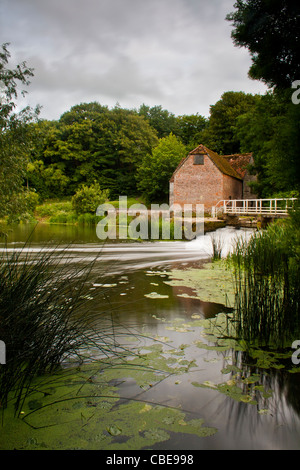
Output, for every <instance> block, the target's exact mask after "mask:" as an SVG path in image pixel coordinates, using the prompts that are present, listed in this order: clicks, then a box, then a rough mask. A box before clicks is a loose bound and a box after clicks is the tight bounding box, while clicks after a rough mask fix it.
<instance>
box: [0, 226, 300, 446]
mask: <svg viewBox="0 0 300 470" xmlns="http://www.w3.org/2000/svg"><path fill="white" fill-rule="evenodd" d="M78 230H80V229H76V228H74V227H73V228H71V227H69V228H68V227H65V228H64V227H58V226H56V227H55V226H54V227H51V226H47V227H45V226H42V227H37V229H36V230H35V231H34V232H33V233H32V236H31V243H30V244H28V246H25V248H24V246H23V245H24V241H26V239H27V237H28V234H29V233H30V229H29V228H28V227H27V228H26V227H23V228H18V229H16V230H15V231H14V232H12V233H10V235H9V238H8V243H7V250H8V251H9V252H12V251H18V250H23V251H22V253H26V252H29V253H30V255H31V256H32V257H33V258H34V257H35V256H38V255H39V253H40V252H41V250H53V247H54V246H55V245H57V248H56V250H57V252H59V250H62V249H63V250H66V251H67V253H68V255H69V261H70V263H75V264H76V265H78V264H87V263H91V262H93V260H95V256H98V258H97V261H96V262H95V264H94V265H93V270H92V272H91V280H90V289H89V308H90V309H92V310H93V311H94V312H99V321H101V316H102V314H103V312H104V311H105V312H108V313H109V315H110V318H111V319H112V326H113V327H116V332H117V333H116V334H117V335H118V332H120V328H119V329H118V325H121V327H122V328H123V330H122V332H121V333H122V335H124V334H125V333H126V334H128V338H127V341H128V347H131V346H132V347H134V348H136V349H137V350H138V352H139V354H140V355H144V356H143V357H145V358H146V359H145V361H146V364H147V366H149V367H150V369H149V370H148V371H147V370H146V369H145V370H144V372H140V371H139V372H138V371H137V370H135V369H134V367H135V361H134V360H132V365H133V368H132V370H129V369H127V370H126V369H125V370H124V369H122V367H119V368H116V369H112V370H109V374H108V375H107V376H106V375H105V374H104V375H103V374H102V375H101V374H99V373H98V374H95V375H94V376H93V377H92V378H93V380H94V382H95V384H97V385H95V386H97V387H100V385H99V382H98V381H97V380H99V376H100V377H101V376H103V377H104V376H105V377H109V380H110V382H109V384H110V386H111V387H113V393H116V394H117V396H118V397H119V399H118V401H117V402H114V404H113V405H112V404H111V403H110V401H109V399H101V400H99V401H96V398H95V399H94V400H92V399H90V400H87V401H85V402H84V403H83V401H81V402H80V401H79V400H78V399H77V401H76V400H75V402H74V403H73V402H72V401H69V402H67V403H66V404H64V405H63V406H62V408H60V411H59V413H57V412H56V414H55V412H54V414H53V413H52V411H51V410H52V408H51V406H48V408H45V411H43V413H42V414H41V418H40V419H41V421H42V423H43V426H42V427H41V429H40V428H39V425H38V423H39V421H38V418H37V416H38V412H36V413H32V414H31V415H29V417H28V421H29V422H30V424H31V426H27V428H26V429H25V434H24V425H23V426H21V428H22V431H20V432H22V433H23V434H22V436H20V437H17V438H16V436H18V427H16V428H12V429H13V430H14V434H12V435H11V439H17V441H16V442H14V443H13V445H12V447H13V448H28V449H29V448H30V449H31V448H34V449H39V448H43V447H44V448H45V447H46V448H82V449H88V448H94V449H105V450H111V449H114V450H117V449H132V450H138V449H142V448H145V449H147V448H151V449H158V450H159V449H167V450H180V449H181V450H185V449H190V450H192V449H299V448H300V419H299V414H300V399H299V396H300V393H299V392H300V390H299V389H300V386H299V379H298V377H299V374H297V373H289V372H287V371H286V369H283V368H282V367H281V363H280V362H276V359H275V357H273V356H270V355H267V354H266V355H265V356H263V357H262V356H259V357H257V358H256V362H255V361H254V362H253V361H252V362H251V361H249V358H248V357H247V354H246V353H245V351H242V350H239V349H238V348H235V347H234V346H233V343H232V342H231V340H230V339H228V338H221V339H220V338H219V337H218V334H217V332H216V331H215V330H214V331H211V330H210V329H209V327H207V324H206V323H205V322H206V321H208V320H209V319H215V318H217V317H220V319H224V318H225V317H226V315H227V314H229V313H230V312H231V311H232V298H231V299H230V298H229V297H227V294H228V292H227V290H229V288H228V284H226V282H228V279H230V276H228V273H227V274H226V272H224V271H222V270H220V271H219V270H218V269H219V268H217V267H216V268H213V269H211V262H210V259H211V256H212V237H215V239H216V237H217V238H218V239H219V240H220V243H221V245H220V246H221V247H222V255H223V256H226V254H227V253H228V252H229V251H230V250H231V249H232V246H233V243H234V240H235V239H236V237H237V236H242V237H248V236H250V234H251V230H244V229H241V230H235V229H232V228H225V229H220V230H218V231H217V232H215V233H213V234H209V233H208V234H206V235H203V236H202V237H198V238H197V239H196V240H193V241H189V242H180V241H179V242H176V241H175V242H167V241H166V242H165V241H163V242H128V243H117V242H113V243H111V242H107V243H104V244H102V243H101V242H99V240H97V237H96V235H95V233H94V232H93V230H92V229H91V230H86V232H85V233H84V231H83V230H82V231H78ZM207 266H208V267H207ZM223 275H224V279H223V277H222V276H223ZM97 294H98V295H97ZM227 298H229V300H228V302H227V300H226V299H227ZM258 301H259V299H258ZM203 322H204V323H203ZM134 335H136V336H134ZM123 337H124V336H123ZM295 339H296V338H295ZM270 364H271V366H270ZM272 365H273V366H274V367H272ZM154 367H155V368H157V369H159V370H165V369H166V370H167V373H166V375H162V376H159V375H158V376H156V375H155V374H154V373H153V368H154ZM290 369H293V367H292V364H291V367H290ZM151 370H152V372H151ZM97 377H98V378H97ZM53 388H54V386H53ZM53 393H55V392H53ZM110 393H111V392H110ZM56 398H57V397H56V396H55V394H54V395H53V401H55V400H56ZM36 400H37V401H38V402H40V398H39V397H38V398H37V399H36ZM32 401H33V402H34V400H32ZM158 405H159V406H158ZM57 406H58V405H57ZM57 406H56V408H55V409H56V410H57ZM32 407H34V404H32V403H31V409H30V413H31V411H32ZM26 411H28V410H25V414H26ZM75 412H76V413H79V412H80V413H81V415H79V414H78V415H76V416H75V417H74V416H73V414H72V413H75ZM97 413H98V415H97ZM58 415H59V416H62V417H63V418H62V421H63V423H64V422H66V421H68V419H70V429H69V428H68V427H66V424H57V425H55V426H54V422H53V420H55V419H58ZM76 419H78V422H77V421H76ZM35 420H36V421H35ZM74 423H75V424H74ZM76 423H77V424H76ZM104 423H105V424H104ZM45 424H46V425H47V424H49V430H52V434H51V432H50V431H49V430H47V429H48V428H47V426H46V427H45ZM33 425H34V426H36V427H37V429H33V428H32V426H33ZM10 426H11V423H10ZM76 426H77V427H76ZM47 433H48V434H47ZM53 433H54V434H55V437H54V436H53ZM7 445H8V444H7V441H6V443H5V444H4V446H3V448H5V446H7ZM0 448H1V440H0Z"/></svg>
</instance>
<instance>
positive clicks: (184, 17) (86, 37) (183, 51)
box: [0, 0, 262, 118]
mask: <svg viewBox="0 0 300 470" xmlns="http://www.w3.org/2000/svg"><path fill="white" fill-rule="evenodd" d="M233 4H234V0H151V1H146V0H63V1H62V0H51V1H49V0H2V3H1V6H0V18H2V22H1V19H0V31H1V32H0V37H1V40H2V42H6V41H9V42H11V44H12V48H13V51H14V56H15V57H16V60H18V61H23V60H26V61H27V63H28V65H30V66H32V67H34V68H35V77H34V79H33V80H32V85H31V87H30V89H29V92H30V93H29V96H30V100H31V101H32V100H34V99H35V98H36V99H39V101H38V102H40V104H41V105H43V106H44V111H43V113H44V116H46V117H47V116H49V117H51V118H57V117H59V116H58V112H60V111H61V107H62V106H67V107H70V106H72V105H74V104H77V103H78V102H82V101H84V100H91V101H92V100H97V101H101V102H102V103H103V104H107V105H111V104H112V105H113V104H115V103H116V102H117V101H119V102H120V104H121V105H124V106H127V107H138V106H139V105H140V104H142V102H145V103H147V104H149V105H154V104H161V105H162V106H163V107H165V108H167V109H169V110H170V111H172V112H174V113H176V114H184V113H186V114H188V113H191V112H199V113H200V114H206V115H207V114H208V112H209V105H210V104H213V102H212V101H211V100H212V99H214V97H216V96H218V97H219V95H220V93H221V91H222V92H224V91H226V90H227V89H231V88H233V87H237V86H240V87H241V89H242V90H243V91H247V90H248V89H251V91H252V90H256V89H261V88H262V86H261V84H259V83H258V82H256V83H253V82H250V80H249V79H248V78H247V72H248V68H249V66H250V58H249V54H247V51H245V50H244V51H243V50H240V49H237V48H235V47H234V46H233V43H232V40H231V37H230V33H231V26H230V24H229V23H228V22H227V21H225V16H226V14H227V13H229V12H230V11H232V10H233ZM4 18H5V21H4V20H3V19H4ZM2 38H3V39H2ZM55 104H56V106H55ZM53 109H55V110H56V111H55V112H54V114H53ZM50 110H51V111H50ZM63 111H64V110H63Z"/></svg>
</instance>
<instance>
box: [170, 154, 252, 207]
mask: <svg viewBox="0 0 300 470" xmlns="http://www.w3.org/2000/svg"><path fill="white" fill-rule="evenodd" d="M251 163H253V160H252V154H251V153H247V154H236V155H223V156H221V155H218V154H217V153H215V152H213V151H212V150H210V149H208V148H207V147H205V146H204V145H199V146H198V147H197V148H195V149H194V150H192V151H191V152H190V153H189V154H188V156H187V157H186V158H184V159H183V160H182V161H181V162H180V164H179V165H178V167H177V168H176V170H175V171H174V173H173V175H172V178H171V180H170V206H172V205H173V204H179V205H180V206H183V205H184V204H192V205H193V206H195V205H196V204H204V210H205V211H209V210H211V208H212V207H213V206H215V205H216V204H217V203H218V202H219V201H220V200H223V199H227V200H228V199H251V198H255V195H254V194H253V193H251V188H250V186H249V185H248V183H249V182H250V181H251V180H253V179H254V178H255V177H254V176H252V175H250V174H249V172H248V171H247V166H248V165H249V164H251Z"/></svg>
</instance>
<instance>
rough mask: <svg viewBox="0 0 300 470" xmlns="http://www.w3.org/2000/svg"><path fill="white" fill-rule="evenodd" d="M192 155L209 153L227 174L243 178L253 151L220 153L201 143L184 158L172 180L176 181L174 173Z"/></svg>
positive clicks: (218, 166) (217, 165) (213, 160)
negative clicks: (230, 153) (231, 153)
mask: <svg viewBox="0 0 300 470" xmlns="http://www.w3.org/2000/svg"><path fill="white" fill-rule="evenodd" d="M190 155H208V156H209V157H210V159H211V160H212V162H213V163H214V164H215V165H216V167H217V168H218V169H219V170H220V171H221V172H222V173H223V174H225V175H228V176H231V177H232V178H236V179H239V180H242V179H243V178H244V176H245V173H246V166H247V165H248V164H249V161H250V158H251V156H252V154H251V153H247V154H243V155H240V154H235V155H224V156H223V155H222V156H221V155H218V154H217V153H215V152H213V151H212V150H210V149H209V148H207V147H205V145H202V144H201V145H199V146H198V147H196V148H195V149H194V150H192V151H191V152H190V153H189V154H188V156H187V157H185V158H183V159H182V160H181V162H180V163H179V165H178V167H177V168H176V170H175V171H174V173H173V175H172V178H171V179H170V182H172V181H174V175H175V173H177V171H178V170H179V169H180V168H181V167H182V165H183V164H184V162H185V161H186V160H187V159H188V158H189V157H190Z"/></svg>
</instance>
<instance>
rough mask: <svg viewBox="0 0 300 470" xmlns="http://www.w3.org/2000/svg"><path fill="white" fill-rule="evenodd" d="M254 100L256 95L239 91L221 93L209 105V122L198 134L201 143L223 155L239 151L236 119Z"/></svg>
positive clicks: (246, 110)
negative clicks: (219, 96)
mask: <svg viewBox="0 0 300 470" xmlns="http://www.w3.org/2000/svg"><path fill="white" fill-rule="evenodd" d="M256 100H257V96H255V95H251V94H249V93H248V94H246V93H244V92H241V91H240V92H234V91H228V92H225V93H223V95H222V96H221V99H220V100H219V101H217V103H215V104H214V105H212V106H211V107H210V117H209V124H208V126H207V127H206V128H205V129H204V130H203V132H202V133H201V134H200V137H201V143H203V144H204V145H206V146H207V147H209V148H211V149H212V150H214V151H215V152H217V153H220V154H223V155H229V154H234V153H238V152H240V140H239V138H238V136H237V134H236V126H237V119H238V117H239V116H241V115H243V114H244V113H246V112H248V111H249V110H250V109H251V108H252V107H253V106H254V105H255V103H256ZM247 151H248V152H249V151H251V149H248V150H247Z"/></svg>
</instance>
